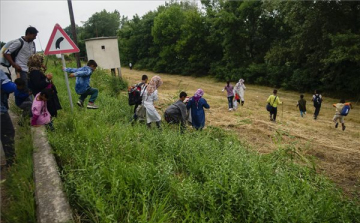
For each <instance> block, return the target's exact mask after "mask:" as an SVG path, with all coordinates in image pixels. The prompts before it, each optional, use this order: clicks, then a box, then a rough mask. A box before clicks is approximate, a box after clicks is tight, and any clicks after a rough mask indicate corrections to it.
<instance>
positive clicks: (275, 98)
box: [271, 96, 277, 106]
mask: <svg viewBox="0 0 360 223" xmlns="http://www.w3.org/2000/svg"><path fill="white" fill-rule="evenodd" d="M276 98H277V96H275V99H274V101H273V103H272V104H271V106H273V104H274V103H275V101H276Z"/></svg>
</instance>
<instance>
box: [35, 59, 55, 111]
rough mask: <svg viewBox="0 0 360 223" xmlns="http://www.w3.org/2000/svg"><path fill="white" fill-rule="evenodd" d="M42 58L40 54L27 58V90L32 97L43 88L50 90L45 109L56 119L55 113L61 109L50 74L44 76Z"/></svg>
mask: <svg viewBox="0 0 360 223" xmlns="http://www.w3.org/2000/svg"><path fill="white" fill-rule="evenodd" d="M43 61H44V57H43V55H41V54H34V55H32V56H31V57H30V58H29V61H28V67H29V72H30V73H29V88H30V89H31V91H32V94H33V95H34V97H35V96H36V95H37V94H38V93H39V92H41V91H42V90H43V89H45V88H50V89H52V92H53V94H52V97H51V98H50V99H49V101H48V102H47V109H48V111H49V113H50V114H51V117H57V111H58V110H60V109H61V104H60V100H59V97H58V95H57V90H56V87H55V85H54V83H53V81H52V74H51V73H48V74H46V75H45V74H44V72H45V71H44V69H43V67H44V66H43Z"/></svg>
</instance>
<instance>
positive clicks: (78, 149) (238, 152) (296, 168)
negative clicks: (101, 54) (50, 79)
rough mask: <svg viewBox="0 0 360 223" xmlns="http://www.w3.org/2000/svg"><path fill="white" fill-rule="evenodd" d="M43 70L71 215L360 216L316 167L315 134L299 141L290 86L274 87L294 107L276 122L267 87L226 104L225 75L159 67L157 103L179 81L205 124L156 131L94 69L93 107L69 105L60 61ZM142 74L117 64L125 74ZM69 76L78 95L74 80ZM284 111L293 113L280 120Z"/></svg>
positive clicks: (192, 218) (134, 78) (145, 218)
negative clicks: (196, 97)
mask: <svg viewBox="0 0 360 223" xmlns="http://www.w3.org/2000/svg"><path fill="white" fill-rule="evenodd" d="M72 65H74V64H72ZM70 66H71V65H70ZM70 66H69V67H70ZM50 71H52V72H53V73H54V76H55V77H54V80H55V84H56V85H57V87H58V90H59V96H60V98H61V100H62V105H63V107H64V109H63V110H62V111H61V112H60V114H59V118H58V119H56V120H55V128H56V131H55V132H51V133H49V140H50V143H51V145H52V147H53V148H54V150H55V153H56V156H57V160H58V163H59V164H60V166H61V176H62V178H63V180H64V185H65V189H66V192H67V194H68V197H69V200H70V203H71V205H72V207H73V210H74V215H75V220H76V221H77V222H359V219H360V207H359V205H358V204H356V200H355V201H353V202H352V201H351V200H350V199H349V198H348V197H345V196H343V193H342V191H341V190H339V189H338V188H337V187H336V186H335V185H334V184H333V183H332V182H331V181H330V180H328V179H326V178H325V177H324V176H323V175H322V174H317V170H318V168H317V166H316V165H315V164H316V163H317V160H311V159H309V158H307V157H306V156H304V154H306V153H310V151H312V150H315V148H317V147H313V146H312V144H315V143H316V142H315V140H311V139H308V140H306V141H307V142H308V143H307V144H305V145H303V143H302V141H301V140H300V139H296V137H294V136H293V134H294V133H293V132H292V130H290V128H292V126H291V123H289V122H294V123H300V121H304V122H308V123H310V122H313V121H312V120H310V118H311V117H309V116H310V115H308V117H307V118H306V119H305V118H304V119H299V118H298V117H296V115H295V114H296V113H297V112H296V109H295V105H296V103H295V94H294V93H290V92H286V93H282V92H281V93H280V94H279V96H280V97H281V99H283V100H284V101H285V108H284V110H286V108H292V109H291V110H290V109H289V113H284V115H283V117H281V116H280V118H279V123H277V124H273V123H270V122H268V121H267V114H266V112H265V108H264V107H265V104H266V103H265V100H266V97H267V95H268V91H269V89H268V88H256V89H255V87H254V86H247V87H248V90H247V94H246V97H247V98H246V104H245V107H243V108H240V109H239V110H238V111H236V112H232V113H229V112H228V111H227V108H226V96H225V95H224V94H223V93H222V92H221V89H222V87H223V86H222V85H224V84H222V83H217V82H215V81H213V80H209V79H206V78H191V77H181V76H170V75H163V74H160V76H161V77H163V79H164V85H163V86H162V87H161V88H160V89H159V94H160V101H159V106H161V107H162V109H161V110H162V111H163V110H164V109H165V108H166V106H167V105H169V104H171V103H172V102H173V101H174V100H176V98H177V95H178V93H179V92H180V90H186V91H187V92H189V93H192V92H195V90H196V89H197V88H199V87H202V88H203V89H204V90H205V95H204V97H205V98H206V99H207V100H208V102H209V104H210V106H211V109H210V110H209V111H208V112H207V114H206V115H207V128H206V129H204V131H201V132H196V131H193V130H191V129H189V130H188V131H187V132H186V133H185V134H183V135H180V134H179V131H178V129H177V128H176V127H174V126H167V125H165V124H163V128H162V131H158V130H157V129H155V128H154V129H152V130H149V129H147V128H146V127H145V125H142V124H135V125H131V123H130V122H129V120H130V118H131V116H132V108H131V107H129V106H128V105H127V97H126V93H125V92H124V91H123V92H120V90H121V89H125V88H126V83H123V82H121V81H119V80H118V79H116V78H113V77H110V76H109V75H107V74H106V73H105V72H103V71H101V70H100V71H96V72H95V73H94V75H93V77H92V80H91V81H92V85H93V86H94V87H97V88H99V90H100V94H99V98H98V100H97V104H98V105H99V106H100V109H99V110H86V109H80V108H78V107H75V108H74V111H73V112H71V111H70V109H69V105H68V100H67V95H66V88H65V85H64V81H63V80H64V77H63V73H62V72H61V67H60V66H58V67H56V68H51V69H50ZM142 74H143V72H138V71H134V70H133V71H129V70H127V69H123V75H124V79H125V80H127V81H128V82H129V83H135V82H138V80H139V79H140V77H141V75H142ZM147 74H148V75H149V76H152V75H153V74H152V73H149V72H147ZM70 83H71V89H72V93H73V100H74V101H76V100H77V96H76V94H75V93H74V80H71V82H70ZM253 93H257V94H255V95H253ZM286 95H289V99H287V97H286ZM290 95H291V98H292V97H294V98H292V99H291V100H293V102H294V104H293V105H292V103H293V102H292V101H291V100H290ZM256 96H259V99H258V100H256V101H255V99H254V98H257V97H256ZM327 103H328V101H327ZM287 106H288V107H287ZM293 107H294V108H293ZM260 108H261V109H260ZM309 110H310V108H309ZM327 110H328V109H327V107H326V105H325V106H324V109H323V111H325V112H324V113H322V114H323V115H322V116H321V117H320V120H319V121H317V122H316V123H317V124H318V123H322V122H327V121H325V113H329V114H330V113H331V112H330V109H329V111H327ZM354 111H355V110H354ZM309 112H311V111H309ZM262 113H264V114H262ZM292 113H294V114H293V115H292V116H293V117H291V114H292ZM256 115H258V116H256ZM351 115H355V112H353V113H352V114H351ZM255 116H256V118H255ZM351 117H352V116H349V117H348V119H349V120H350V118H351ZM291 118H292V119H294V120H297V121H291V120H289V121H286V120H285V119H291ZM326 120H328V119H326ZM328 125H329V126H328V130H327V131H329V132H330V123H329V124H328ZM353 125H354V126H352V124H351V122H349V124H348V129H349V132H348V133H350V134H348V135H346V137H358V136H356V134H355V130H354V128H355V124H353ZM304 126H305V127H306V124H304ZM256 129H257V130H256ZM286 129H288V130H286ZM306 129H308V128H306ZM332 130H333V131H335V130H334V129H332ZM306 131H308V130H306ZM306 131H305V130H304V131H302V132H303V133H304V134H305V133H306ZM318 131H320V130H318ZM266 134H268V135H266ZM334 134H335V133H334ZM336 134H339V135H341V136H342V137H345V134H344V133H343V132H341V131H339V130H338V131H337V133H336ZM352 134H355V136H354V135H352ZM312 137H313V138H314V137H315V136H314V135H313V136H312ZM292 139H293V140H292ZM296 140H298V141H296ZM296 142H297V143H296ZM352 143H354V144H355V143H356V142H352ZM265 145H266V146H265ZM262 146H264V148H262ZM258 151H260V152H261V153H260V154H258ZM329 175H331V174H330V173H329Z"/></svg>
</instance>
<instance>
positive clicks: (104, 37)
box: [85, 36, 118, 41]
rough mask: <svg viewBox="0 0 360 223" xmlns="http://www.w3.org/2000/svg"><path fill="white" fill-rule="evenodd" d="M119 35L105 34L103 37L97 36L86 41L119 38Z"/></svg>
mask: <svg viewBox="0 0 360 223" xmlns="http://www.w3.org/2000/svg"><path fill="white" fill-rule="evenodd" d="M117 38H118V37H117V36H107V37H106V36H103V37H96V38H90V39H85V41H91V40H105V39H117Z"/></svg>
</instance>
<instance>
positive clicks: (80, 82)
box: [63, 60, 99, 109]
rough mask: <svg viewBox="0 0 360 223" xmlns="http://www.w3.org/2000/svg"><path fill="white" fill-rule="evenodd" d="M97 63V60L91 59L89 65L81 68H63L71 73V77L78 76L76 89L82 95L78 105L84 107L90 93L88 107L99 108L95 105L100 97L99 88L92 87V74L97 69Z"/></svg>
mask: <svg viewBox="0 0 360 223" xmlns="http://www.w3.org/2000/svg"><path fill="white" fill-rule="evenodd" d="M96 68H97V63H96V62H95V60H89V61H88V63H87V65H86V66H84V67H81V68H66V67H64V68H63V70H64V71H66V72H68V73H70V75H69V77H76V84H75V91H76V93H77V94H78V95H80V97H79V100H78V102H77V105H79V106H80V107H84V101H85V99H86V97H87V96H88V95H90V99H89V103H88V104H87V106H86V107H87V108H89V109H98V108H99V107H98V106H96V105H95V100H96V98H97V97H98V94H99V90H98V89H96V88H92V87H90V76H91V75H92V73H93V72H94V71H95V70H96Z"/></svg>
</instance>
